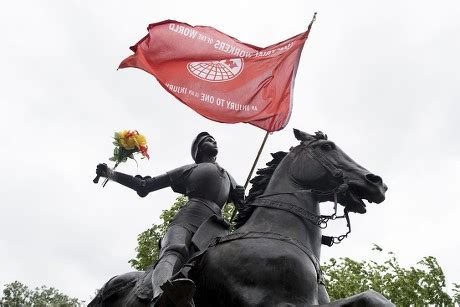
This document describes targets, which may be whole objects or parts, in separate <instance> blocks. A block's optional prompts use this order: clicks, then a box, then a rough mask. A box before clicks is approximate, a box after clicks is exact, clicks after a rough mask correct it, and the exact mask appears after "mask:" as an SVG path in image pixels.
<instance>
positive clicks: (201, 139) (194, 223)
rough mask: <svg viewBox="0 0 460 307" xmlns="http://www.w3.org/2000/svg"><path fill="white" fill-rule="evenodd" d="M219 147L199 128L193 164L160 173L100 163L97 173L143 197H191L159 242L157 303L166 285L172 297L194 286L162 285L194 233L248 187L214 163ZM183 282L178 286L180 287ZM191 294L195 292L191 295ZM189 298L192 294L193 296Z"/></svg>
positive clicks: (178, 263) (176, 267)
mask: <svg viewBox="0 0 460 307" xmlns="http://www.w3.org/2000/svg"><path fill="white" fill-rule="evenodd" d="M217 153H218V147H217V143H216V141H215V139H214V138H213V137H212V136H211V135H210V134H209V133H207V132H201V133H199V134H198V135H197V137H196V138H195V140H194V141H193V143H192V148H191V155H192V158H193V160H194V161H195V163H194V164H190V165H185V166H182V167H179V168H176V169H174V170H172V171H170V172H167V173H166V174H163V175H160V176H157V177H153V178H152V177H141V176H135V177H133V176H130V175H127V174H123V173H120V172H115V171H111V170H110V169H109V168H108V167H107V165H106V164H99V165H98V166H97V169H96V174H97V175H99V176H101V177H108V178H109V179H110V180H112V181H115V182H118V183H120V184H122V185H124V186H126V187H128V188H131V189H133V190H135V191H136V192H137V194H138V195H139V196H141V197H145V196H147V195H148V194H149V193H150V192H153V191H156V190H159V189H162V188H166V187H171V188H172V190H173V191H174V192H177V193H181V194H183V195H186V196H187V197H188V201H187V203H186V205H185V206H184V207H182V208H181V209H180V210H179V212H178V213H177V214H176V216H175V217H174V218H173V220H172V221H171V223H170V225H169V226H168V229H167V231H166V234H165V235H164V237H163V239H162V240H161V247H160V253H159V260H158V261H157V262H156V264H155V268H154V271H153V274H152V287H153V301H154V303H156V304H154V305H155V306H161V305H164V304H165V303H163V302H162V301H167V300H168V299H167V297H166V296H162V297H161V294H162V292H163V289H162V286H163V288H165V287H166V289H167V290H168V289H170V290H171V291H172V293H169V294H168V296H172V297H174V296H177V293H175V292H174V289H175V288H176V287H181V288H187V289H190V291H191V292H193V290H194V285H193V282H192V281H190V280H188V279H180V280H176V281H173V284H174V285H173V286H171V285H169V284H168V285H169V286H170V287H169V288H168V287H167V285H164V284H165V283H166V282H168V281H169V279H170V278H171V277H172V276H173V275H174V274H175V273H176V272H177V271H178V270H179V269H181V268H182V266H183V265H184V264H185V262H186V261H187V260H188V259H189V256H190V251H191V248H192V237H193V235H194V234H195V233H196V231H197V230H198V228H199V227H200V226H201V225H202V224H203V222H205V221H206V220H207V219H208V218H210V217H211V216H217V217H222V207H223V206H224V205H225V204H226V203H227V202H233V203H235V204H240V203H241V202H242V200H243V198H244V188H243V187H242V186H239V185H237V184H236V182H235V180H234V179H233V177H232V176H231V175H230V174H229V173H228V172H227V171H226V170H225V169H223V168H222V167H221V166H220V165H219V164H217V163H216V157H217ZM179 284H180V285H179ZM189 295H190V296H193V293H190V294H189ZM190 298H191V297H190Z"/></svg>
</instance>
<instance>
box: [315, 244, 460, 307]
mask: <svg viewBox="0 0 460 307" xmlns="http://www.w3.org/2000/svg"><path fill="white" fill-rule="evenodd" d="M373 250H375V251H376V252H383V250H382V248H380V247H379V246H377V245H374V248H373ZM387 255H388V257H387V258H388V259H386V260H385V261H384V262H383V263H378V262H376V261H355V260H353V259H350V258H347V257H345V258H339V260H337V259H335V258H332V259H330V260H329V261H328V262H327V263H325V264H324V265H323V266H322V269H323V272H324V274H325V281H326V288H327V291H328V293H329V296H330V297H331V300H336V299H340V298H345V297H348V296H351V295H354V294H356V293H359V292H363V291H366V290H368V289H373V290H375V291H377V292H380V293H382V294H383V295H384V296H385V297H386V298H388V299H389V300H391V301H392V302H393V303H394V304H396V305H397V306H409V305H412V306H426V305H429V304H431V305H435V306H451V305H453V304H454V303H457V304H458V303H460V301H459V298H460V297H459V290H460V289H459V285H456V284H454V288H453V289H452V292H453V293H454V295H453V296H452V297H451V296H449V294H448V293H447V292H446V279H445V276H444V273H443V271H442V269H441V267H440V266H439V264H438V262H437V260H436V258H435V257H432V256H427V257H424V258H423V259H422V260H420V261H419V262H417V265H416V266H411V267H409V268H404V267H401V265H400V264H399V262H398V260H397V259H396V257H395V255H394V254H393V253H392V252H388V254H387Z"/></svg>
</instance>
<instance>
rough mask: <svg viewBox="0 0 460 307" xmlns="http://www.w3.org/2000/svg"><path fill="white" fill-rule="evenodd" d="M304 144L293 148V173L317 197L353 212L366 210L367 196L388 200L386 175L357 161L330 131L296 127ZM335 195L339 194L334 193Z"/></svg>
mask: <svg viewBox="0 0 460 307" xmlns="http://www.w3.org/2000/svg"><path fill="white" fill-rule="evenodd" d="M294 135H295V137H296V138H297V139H298V140H299V141H300V144H299V145H298V146H296V147H294V148H291V150H290V153H289V154H288V156H292V162H291V165H290V169H289V176H290V178H291V180H292V181H294V182H295V184H296V185H298V186H300V187H302V188H303V189H312V190H313V191H316V193H314V194H316V195H317V200H318V201H319V202H322V201H333V200H334V197H335V196H336V201H337V202H338V203H340V204H341V205H343V206H345V208H346V210H348V211H350V212H357V213H365V212H366V205H365V203H364V202H363V199H365V200H367V201H368V202H370V203H373V202H374V203H381V202H382V201H384V200H385V192H386V190H387V186H386V185H385V184H384V183H383V181H382V178H381V177H379V176H377V175H375V174H373V173H371V172H369V171H368V170H367V169H365V168H364V167H362V166H361V165H359V164H358V163H356V162H355V161H353V160H352V159H351V158H350V157H349V156H348V155H347V154H346V153H345V152H344V151H343V150H342V149H340V148H339V147H338V146H337V145H336V144H335V143H334V142H332V141H330V140H328V138H327V135H325V134H323V133H322V132H316V133H315V135H310V134H308V133H306V132H303V131H300V130H297V129H294ZM334 195H335V196H334Z"/></svg>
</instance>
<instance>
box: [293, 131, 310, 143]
mask: <svg viewBox="0 0 460 307" xmlns="http://www.w3.org/2000/svg"><path fill="white" fill-rule="evenodd" d="M294 136H295V138H296V139H298V140H299V141H301V142H304V141H310V140H312V139H314V138H315V137H314V136H312V135H310V134H308V133H306V132H303V131H300V130H298V129H295V128H294Z"/></svg>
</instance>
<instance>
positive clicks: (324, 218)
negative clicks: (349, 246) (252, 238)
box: [250, 140, 351, 246]
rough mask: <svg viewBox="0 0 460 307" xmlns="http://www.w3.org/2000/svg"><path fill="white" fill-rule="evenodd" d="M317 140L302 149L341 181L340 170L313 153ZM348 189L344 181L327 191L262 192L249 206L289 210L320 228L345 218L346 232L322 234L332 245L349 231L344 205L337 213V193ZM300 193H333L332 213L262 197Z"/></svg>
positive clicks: (328, 243) (341, 174)
mask: <svg viewBox="0 0 460 307" xmlns="http://www.w3.org/2000/svg"><path fill="white" fill-rule="evenodd" d="M316 141H318V140H313V141H310V142H309V143H307V144H302V145H301V146H302V149H303V150H306V152H307V154H308V155H309V156H310V157H311V158H312V159H315V160H316V161H318V162H319V163H320V164H321V165H322V166H323V167H324V168H325V169H326V170H327V171H329V173H331V174H332V176H333V177H334V178H336V179H342V182H343V172H342V170H340V169H338V168H337V167H335V166H334V165H333V164H332V163H331V162H329V160H327V159H324V158H322V157H321V156H320V155H317V154H316V153H315V151H314V150H315V148H312V146H311V145H312V144H313V143H314V142H316ZM347 190H348V185H347V184H346V183H340V184H339V185H338V186H337V187H335V188H333V189H330V190H327V191H319V190H314V189H306V190H296V191H293V192H279V193H272V194H263V195H260V196H258V197H256V198H255V199H254V201H253V202H252V203H251V204H250V205H251V206H256V207H266V208H273V209H279V210H284V211H287V212H290V213H292V214H294V215H296V216H298V217H300V218H301V219H302V220H304V221H307V222H310V223H312V224H314V225H315V226H318V227H319V228H321V229H325V228H326V227H327V224H328V222H329V221H330V220H336V219H341V218H345V220H346V223H347V229H348V230H347V232H346V233H345V234H342V235H339V236H322V239H321V243H322V244H324V245H327V246H332V245H334V244H339V243H341V242H342V240H343V239H345V238H347V237H348V235H349V234H350V233H351V223H350V217H349V216H348V209H347V208H346V207H345V209H344V213H343V215H337V203H338V201H337V194H342V193H345V192H346V191H347ZM300 193H309V194H316V195H331V194H333V195H334V213H332V214H331V215H319V216H318V215H316V214H313V213H311V212H310V211H308V210H305V209H303V208H300V207H297V206H294V205H292V204H290V203H285V202H281V201H274V200H264V199H262V198H265V197H268V196H274V195H283V194H300Z"/></svg>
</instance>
